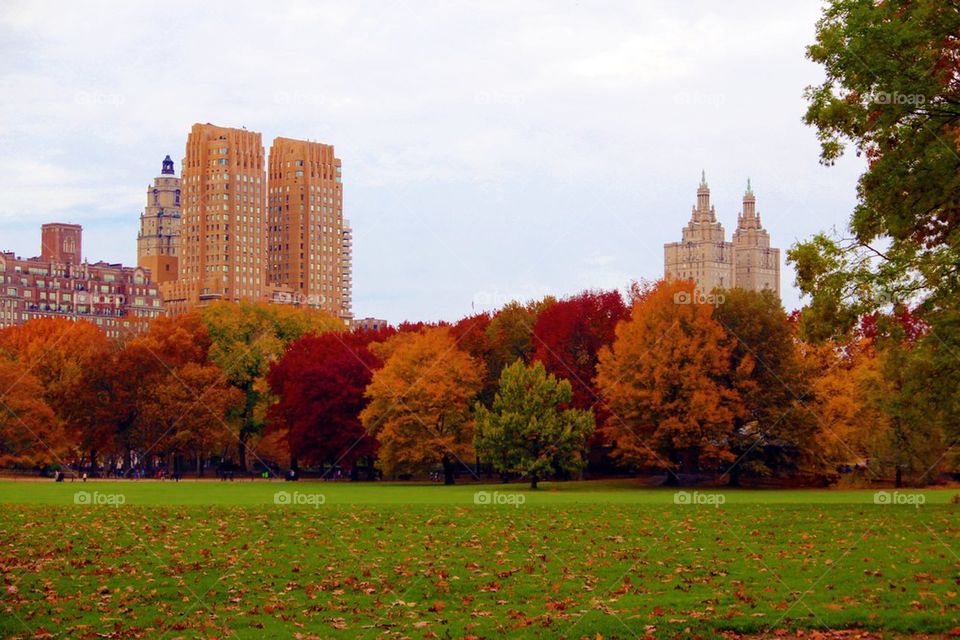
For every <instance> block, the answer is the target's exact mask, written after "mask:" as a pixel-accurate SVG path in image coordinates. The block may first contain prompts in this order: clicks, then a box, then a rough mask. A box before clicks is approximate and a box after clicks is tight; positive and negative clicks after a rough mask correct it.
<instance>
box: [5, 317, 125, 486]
mask: <svg viewBox="0 0 960 640" xmlns="http://www.w3.org/2000/svg"><path fill="white" fill-rule="evenodd" d="M0 352H3V353H6V354H7V356H8V357H10V358H13V359H15V360H16V361H17V362H18V363H19V365H20V366H21V367H22V369H23V370H24V371H29V372H30V373H31V375H32V376H33V378H35V379H36V380H37V381H38V382H39V383H40V385H41V387H40V388H41V389H42V394H41V396H40V397H41V398H42V399H43V400H44V402H45V403H46V404H47V405H48V406H49V408H50V409H52V410H53V412H54V413H55V414H56V416H57V420H58V421H59V422H60V424H61V426H62V427H63V433H62V437H63V438H65V440H64V441H62V442H61V443H59V444H67V445H69V446H70V447H71V448H73V449H74V450H75V453H76V454H78V455H76V457H79V458H80V459H81V460H83V459H84V458H86V460H87V461H89V463H90V465H91V466H92V467H94V468H95V467H96V465H97V457H98V453H99V452H101V451H103V450H105V449H108V448H111V447H112V446H113V439H114V435H115V429H114V427H115V425H114V424H113V422H112V421H111V420H110V416H111V412H112V410H113V407H112V403H113V399H112V397H111V393H110V387H109V366H110V361H111V358H112V349H111V346H110V343H109V342H108V340H107V338H106V336H105V334H104V333H103V332H102V331H101V330H100V329H99V328H97V327H96V326H95V325H93V324H91V323H89V322H86V321H84V320H80V321H72V320H67V319H65V318H38V319H35V320H30V321H29V322H26V323H24V324H23V325H21V326H18V327H11V328H8V329H4V330H2V331H0ZM68 457H69V458H70V459H73V458H74V457H75V456H74V453H71V454H70V455H69V456H68Z"/></svg>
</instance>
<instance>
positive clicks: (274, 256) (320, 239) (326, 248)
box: [267, 138, 352, 322]
mask: <svg viewBox="0 0 960 640" xmlns="http://www.w3.org/2000/svg"><path fill="white" fill-rule="evenodd" d="M341 177H342V176H341V163H340V159H339V158H337V157H336V155H335V153H334V149H333V146H332V145H327V144H321V143H319V142H310V141H307V140H294V139H291V138H276V139H274V141H273V144H272V145H271V146H270V161H269V171H268V191H267V211H268V219H267V220H268V231H267V234H268V245H267V255H268V257H267V262H268V270H267V286H268V289H270V291H271V292H272V293H273V294H274V295H273V296H272V297H273V298H274V299H277V298H278V296H283V297H284V299H286V300H289V301H292V302H294V303H297V304H303V305H306V306H309V307H313V308H316V309H322V310H324V311H327V312H329V313H331V314H333V315H335V316H337V317H340V318H342V319H344V320H346V321H348V322H349V319H350V316H351V313H350V304H351V301H350V276H351V272H350V257H351V247H352V239H351V236H350V225H349V222H348V221H346V220H344V218H343V183H342V181H341Z"/></svg>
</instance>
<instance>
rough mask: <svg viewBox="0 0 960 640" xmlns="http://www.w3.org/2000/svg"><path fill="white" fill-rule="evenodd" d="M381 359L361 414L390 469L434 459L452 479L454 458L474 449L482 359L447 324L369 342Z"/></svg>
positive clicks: (464, 457) (450, 480)
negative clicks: (464, 348) (456, 338)
mask: <svg viewBox="0 0 960 640" xmlns="http://www.w3.org/2000/svg"><path fill="white" fill-rule="evenodd" d="M370 349H371V351H373V352H374V354H375V355H377V356H378V357H379V358H380V359H381V360H383V362H384V366H383V368H382V369H379V370H378V371H376V372H375V373H374V374H373V378H372V380H371V381H370V384H369V385H368V386H367V390H366V393H365V395H366V397H367V398H368V399H369V401H370V402H369V404H368V405H367V407H366V408H365V409H364V410H363V412H362V413H361V414H360V419H361V421H362V422H363V426H364V428H366V430H367V432H368V433H370V434H371V435H374V436H376V438H377V440H378V442H379V443H380V449H379V453H380V459H381V462H382V464H383V467H384V470H385V471H387V472H388V473H394V472H397V471H414V470H419V469H423V468H425V467H428V466H430V465H435V464H437V463H439V464H441V465H442V466H443V472H444V482H445V483H446V484H453V482H454V470H455V469H456V465H457V463H458V462H459V463H461V464H462V463H463V460H467V459H470V458H471V456H472V455H473V423H472V420H471V414H470V406H471V404H472V403H473V400H474V399H475V398H476V396H477V393H478V392H479V391H480V386H481V381H482V379H483V373H484V367H483V364H481V363H478V362H476V361H475V360H474V359H473V358H471V357H470V356H469V355H468V354H467V353H465V352H464V351H462V350H460V349H458V348H457V345H456V342H455V341H454V339H453V337H452V336H451V335H450V331H449V330H448V329H447V328H445V327H438V328H430V329H425V330H423V331H422V332H419V333H401V334H397V335H396V336H393V337H392V338H390V339H389V340H387V341H386V342H384V343H381V344H374V345H371V347H370Z"/></svg>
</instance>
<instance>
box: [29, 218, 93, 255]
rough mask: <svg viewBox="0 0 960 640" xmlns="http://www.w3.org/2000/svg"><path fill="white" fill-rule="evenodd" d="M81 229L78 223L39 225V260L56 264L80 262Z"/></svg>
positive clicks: (81, 251) (81, 252)
mask: <svg viewBox="0 0 960 640" xmlns="http://www.w3.org/2000/svg"><path fill="white" fill-rule="evenodd" d="M82 240H83V229H82V228H81V227H80V225H78V224H64V223H62V222H51V223H49V224H45V225H42V226H41V227H40V258H39V259H40V260H43V261H44V262H56V263H57V264H80V262H81V259H80V256H82V255H83V246H82V245H83V242H82Z"/></svg>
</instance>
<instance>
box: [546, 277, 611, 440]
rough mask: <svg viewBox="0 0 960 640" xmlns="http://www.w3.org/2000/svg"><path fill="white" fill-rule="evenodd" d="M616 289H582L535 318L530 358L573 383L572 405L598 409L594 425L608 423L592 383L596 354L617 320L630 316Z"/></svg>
mask: <svg viewBox="0 0 960 640" xmlns="http://www.w3.org/2000/svg"><path fill="white" fill-rule="evenodd" d="M629 315H630V310H629V309H628V308H627V305H626V303H625V302H624V301H623V297H622V296H621V295H620V293H619V292H618V291H584V292H583V293H579V294H577V295H575V296H573V297H570V298H566V299H564V300H560V301H558V302H556V303H554V304H552V305H550V306H549V307H547V308H546V309H544V310H543V311H542V312H541V313H540V315H539V317H538V318H537V324H536V326H535V328H534V332H533V333H534V337H533V343H534V344H533V347H534V351H533V359H534V360H539V361H540V362H542V363H543V365H544V366H545V367H546V369H547V371H548V372H550V373H552V374H554V375H555V376H557V377H558V378H566V379H567V380H569V381H570V384H571V385H572V386H573V399H572V401H571V404H572V405H573V406H574V407H576V408H577V409H590V408H591V407H593V408H594V409H595V410H596V412H597V414H598V415H597V424H601V425H602V424H605V423H606V422H607V415H606V412H605V411H604V410H603V403H602V402H600V401H599V397H600V396H599V392H598V391H597V388H596V385H595V383H594V378H595V377H596V375H597V354H598V352H599V351H600V348H601V347H603V346H609V345H610V344H612V343H613V339H614V337H615V333H614V330H615V329H616V327H617V323H618V322H620V321H621V320H623V319H625V318H627V317H629Z"/></svg>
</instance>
